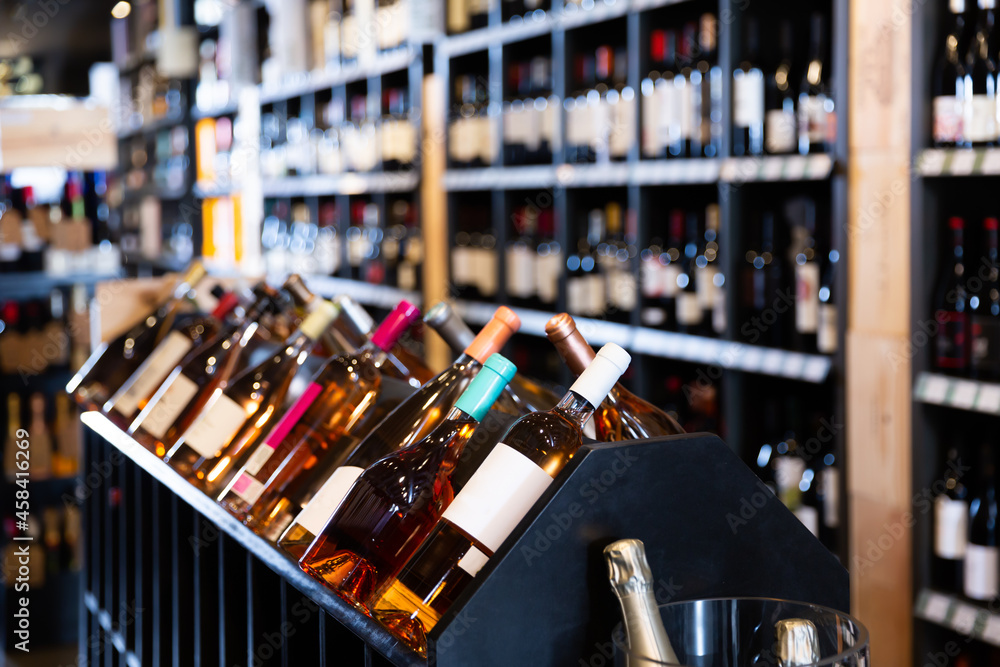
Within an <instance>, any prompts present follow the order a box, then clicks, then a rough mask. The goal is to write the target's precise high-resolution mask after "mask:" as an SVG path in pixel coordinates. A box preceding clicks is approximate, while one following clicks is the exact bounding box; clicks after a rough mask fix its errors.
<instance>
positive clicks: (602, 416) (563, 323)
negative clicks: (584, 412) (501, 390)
mask: <svg viewBox="0 0 1000 667" xmlns="http://www.w3.org/2000/svg"><path fill="white" fill-rule="evenodd" d="M545 335H546V336H547V337H548V339H549V341H550V342H551V343H552V344H553V345H554V346H555V348H556V351H557V352H558V353H559V356H560V358H562V360H563V362H564V363H565V364H566V366H567V367H568V368H569V370H570V372H571V373H573V375H575V376H579V375H581V374H582V373H583V372H584V371H585V370H586V369H587V368H589V367H590V365H591V363H593V361H594V358H595V357H596V356H597V355H596V354H595V353H594V349H593V348H592V347H590V345H589V344H588V343H587V341H586V340H585V339H584V337H583V334H581V333H580V331H579V330H578V329H577V328H576V322H575V321H574V320H573V317H572V316H571V315H569V313H560V314H559V315H556V316H555V317H553V318H552V319H550V320H549V321H548V322H547V323H546V324H545ZM594 431H595V434H596V439H597V440H600V441H601V442H616V441H621V440H642V439H646V438H657V437H660V436H664V435H677V434H678V433H684V429H683V428H681V426H680V424H678V423H677V421H676V420H675V419H674V418H673V417H671V416H670V415H668V414H667V413H666V412H664V411H662V410H660V409H659V408H657V407H656V406H654V405H653V404H651V403H649V402H648V401H644V400H643V399H641V398H639V397H638V396H636V395H635V394H633V393H632V392H630V391H629V390H628V389H626V388H625V387H623V386H622V385H621V383H620V382H619V383H617V384H615V385H614V386H613V387H612V388H611V390H610V391H609V392H608V395H607V398H605V399H604V400H603V401H602V402H601V404H600V406H598V407H597V409H596V410H595V412H594Z"/></svg>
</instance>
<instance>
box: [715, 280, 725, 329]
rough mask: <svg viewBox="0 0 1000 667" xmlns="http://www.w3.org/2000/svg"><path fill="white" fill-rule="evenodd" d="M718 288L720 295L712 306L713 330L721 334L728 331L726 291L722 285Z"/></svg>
mask: <svg viewBox="0 0 1000 667" xmlns="http://www.w3.org/2000/svg"><path fill="white" fill-rule="evenodd" d="M717 289H718V297H717V298H716V299H715V305H714V306H712V330H713V331H715V333H717V334H719V335H720V336H721V335H722V334H724V333H725V332H726V293H725V290H724V289H723V288H721V287H720V288H717Z"/></svg>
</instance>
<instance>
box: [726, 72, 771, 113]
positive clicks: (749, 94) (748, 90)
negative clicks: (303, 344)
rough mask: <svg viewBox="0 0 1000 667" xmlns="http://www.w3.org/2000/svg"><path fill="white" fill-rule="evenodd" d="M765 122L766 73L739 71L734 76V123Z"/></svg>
mask: <svg viewBox="0 0 1000 667" xmlns="http://www.w3.org/2000/svg"><path fill="white" fill-rule="evenodd" d="M763 122H764V73H763V72H762V71H760V70H759V69H752V70H750V71H749V72H742V71H739V72H737V73H736V76H734V77H733V124H734V125H736V127H751V126H753V125H759V124H761V123H763Z"/></svg>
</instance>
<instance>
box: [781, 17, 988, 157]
mask: <svg viewBox="0 0 1000 667" xmlns="http://www.w3.org/2000/svg"><path fill="white" fill-rule="evenodd" d="M987 1H989V0H987ZM826 26H827V20H826V17H825V16H824V15H823V14H822V13H820V12H815V13H813V15H812V18H811V31H810V45H809V62H808V64H807V65H806V69H805V71H804V73H803V75H802V83H801V84H800V85H799V106H798V130H799V153H801V154H803V155H805V154H807V153H824V152H826V153H829V152H831V151H833V145H834V143H835V142H836V140H837V116H836V113H835V111H836V110H835V108H834V101H833V95H832V92H831V90H830V84H829V76H830V73H829V71H828V68H827V62H826V44H827V28H826ZM994 115H995V110H994ZM995 122H996V120H995V118H994V125H995Z"/></svg>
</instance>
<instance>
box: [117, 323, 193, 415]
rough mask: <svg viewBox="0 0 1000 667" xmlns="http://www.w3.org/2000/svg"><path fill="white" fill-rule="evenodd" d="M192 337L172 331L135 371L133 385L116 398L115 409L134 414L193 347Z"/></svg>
mask: <svg viewBox="0 0 1000 667" xmlns="http://www.w3.org/2000/svg"><path fill="white" fill-rule="evenodd" d="M191 347H192V343H191V339H190V338H188V337H187V336H185V335H184V334H182V333H180V332H178V331H171V332H170V333H169V334H167V337H166V338H164V339H163V341H162V342H161V343H160V344H159V345H157V346H156V349H155V350H153V353H152V354H151V355H149V357H148V358H147V359H146V361H144V362H143V363H142V365H141V366H140V367H139V368H138V369H137V370H136V371H135V374H134V375H133V376H132V378H130V379H131V386H129V383H128V382H127V383H126V386H128V389H126V390H125V391H124V392H123V393H122V394H121V396H119V397H118V398H117V400H115V404H114V409H115V410H116V411H117V412H119V413H121V414H123V415H125V416H130V415H132V414H133V413H134V412H135V411H136V409H138V407H139V401H141V400H142V399H144V398H148V397H149V396H151V395H152V394H153V392H155V391H156V390H157V388H158V387H159V386H160V385H161V384H163V380H164V378H166V377H167V375H169V374H170V371H172V370H174V367H175V366H176V365H177V364H178V363H180V361H181V359H183V358H184V355H185V354H187V353H188V351H189V350H190V349H191Z"/></svg>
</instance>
